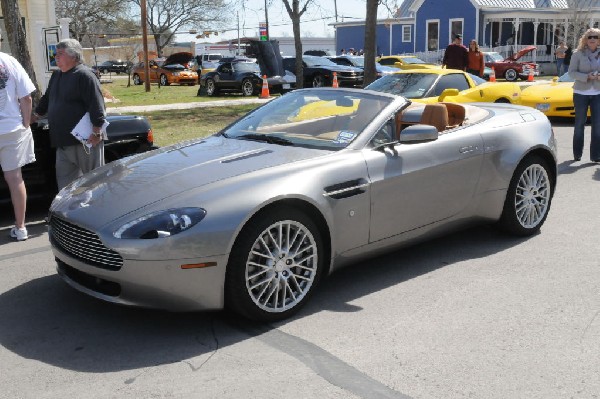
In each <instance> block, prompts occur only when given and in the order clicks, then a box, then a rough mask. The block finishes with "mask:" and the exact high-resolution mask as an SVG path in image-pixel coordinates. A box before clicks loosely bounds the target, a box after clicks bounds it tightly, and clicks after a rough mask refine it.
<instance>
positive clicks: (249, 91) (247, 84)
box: [242, 78, 254, 97]
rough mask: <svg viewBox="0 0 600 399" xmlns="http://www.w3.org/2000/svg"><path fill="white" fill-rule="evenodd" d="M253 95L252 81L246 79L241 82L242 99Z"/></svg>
mask: <svg viewBox="0 0 600 399" xmlns="http://www.w3.org/2000/svg"><path fill="white" fill-rule="evenodd" d="M253 94H254V85H253V84H252V81H251V80H250V79H248V78H246V79H244V80H242V95H243V96H244V97H250V96H251V95H253Z"/></svg>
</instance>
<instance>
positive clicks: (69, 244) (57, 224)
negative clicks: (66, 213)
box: [49, 215, 123, 270]
mask: <svg viewBox="0 0 600 399" xmlns="http://www.w3.org/2000/svg"><path fill="white" fill-rule="evenodd" d="M49 236H50V242H51V243H52V244H53V245H54V246H56V247H57V248H58V249H60V250H61V251H62V252H64V253H66V254H67V255H69V256H71V257H73V258H75V259H77V260H80V261H81V262H84V263H86V264H88V265H91V266H95V267H100V268H102V269H108V270H119V269H120V268H121V266H123V258H122V257H121V255H119V254H118V253H117V252H115V251H113V250H112V249H109V248H107V247H106V246H105V245H104V244H102V241H100V238H99V237H98V236H97V235H96V234H95V233H93V232H91V231H89V230H87V229H84V228H81V227H79V226H76V225H74V224H72V223H69V222H67V221H65V220H63V219H60V218H59V217H57V216H55V215H51V217H50V229H49Z"/></svg>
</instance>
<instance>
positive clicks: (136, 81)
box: [133, 73, 142, 86]
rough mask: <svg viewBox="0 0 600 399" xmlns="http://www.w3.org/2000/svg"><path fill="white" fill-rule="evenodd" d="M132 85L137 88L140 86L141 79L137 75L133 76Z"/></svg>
mask: <svg viewBox="0 0 600 399" xmlns="http://www.w3.org/2000/svg"><path fill="white" fill-rule="evenodd" d="M133 84H134V85H138V86H139V85H141V84H142V79H140V75H138V74H137V73H134V74H133Z"/></svg>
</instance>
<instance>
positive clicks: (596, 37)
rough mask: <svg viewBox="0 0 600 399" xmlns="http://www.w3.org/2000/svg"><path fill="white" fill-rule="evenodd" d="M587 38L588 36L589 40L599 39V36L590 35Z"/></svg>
mask: <svg viewBox="0 0 600 399" xmlns="http://www.w3.org/2000/svg"><path fill="white" fill-rule="evenodd" d="M587 38H588V40H590V39H595V40H598V36H588V37H587Z"/></svg>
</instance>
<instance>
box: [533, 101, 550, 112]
mask: <svg viewBox="0 0 600 399" xmlns="http://www.w3.org/2000/svg"><path fill="white" fill-rule="evenodd" d="M535 109H537V110H538V111H542V112H547V111H550V104H548V103H542V104H535Z"/></svg>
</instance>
